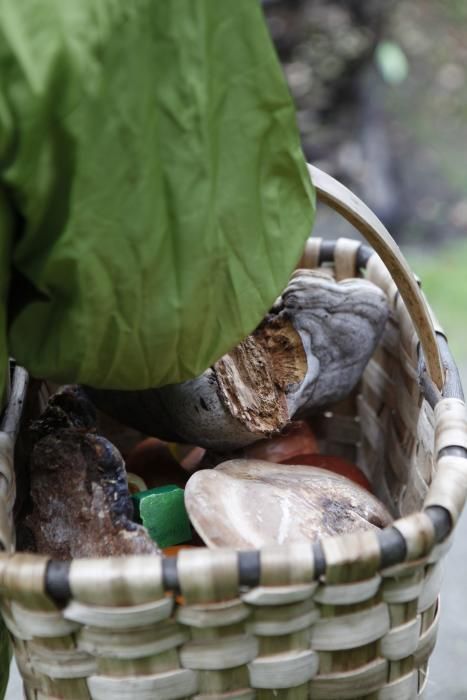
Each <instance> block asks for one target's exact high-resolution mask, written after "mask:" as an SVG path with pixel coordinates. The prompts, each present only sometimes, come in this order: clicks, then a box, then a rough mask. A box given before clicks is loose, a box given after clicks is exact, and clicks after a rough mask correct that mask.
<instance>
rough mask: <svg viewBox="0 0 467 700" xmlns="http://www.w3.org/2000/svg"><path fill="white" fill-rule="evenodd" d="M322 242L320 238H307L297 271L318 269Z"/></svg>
mask: <svg viewBox="0 0 467 700" xmlns="http://www.w3.org/2000/svg"><path fill="white" fill-rule="evenodd" d="M322 240H323V239H322V238H314V237H313V238H308V240H307V242H306V243H305V249H304V251H303V255H302V257H301V258H300V260H299V262H298V265H297V268H298V269H300V268H302V269H303V268H304V269H306V270H312V269H314V268H315V267H318V265H319V253H320V250H321V243H322Z"/></svg>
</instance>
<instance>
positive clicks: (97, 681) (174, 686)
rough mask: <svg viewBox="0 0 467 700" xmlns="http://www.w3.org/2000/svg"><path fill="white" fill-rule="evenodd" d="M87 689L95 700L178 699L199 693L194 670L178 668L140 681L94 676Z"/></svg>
mask: <svg viewBox="0 0 467 700" xmlns="http://www.w3.org/2000/svg"><path fill="white" fill-rule="evenodd" d="M88 686H89V690H90V691H91V697H92V700H110V699H111V700H135V699H136V698H137V699H138V700H154V698H157V700H178V698H185V697H188V696H190V695H194V693H196V691H197V689H198V679H197V675H196V673H194V672H193V671H190V670H189V669H179V670H177V671H169V672H167V673H158V674H154V675H152V676H141V677H139V678H135V677H128V678H106V677H105V676H91V677H90V678H89V680H88Z"/></svg>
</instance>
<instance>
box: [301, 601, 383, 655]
mask: <svg viewBox="0 0 467 700" xmlns="http://www.w3.org/2000/svg"><path fill="white" fill-rule="evenodd" d="M389 627H390V624H389V615H388V609H387V606H386V605H385V604H384V603H380V604H378V605H375V606H374V607H373V608H369V609H368V610H360V611H357V612H354V613H349V614H347V615H338V616H337V617H330V618H321V619H320V620H318V621H317V622H316V623H315V624H314V625H313V627H312V630H311V647H312V649H316V650H319V651H321V650H323V651H334V650H337V649H355V648H356V647H360V646H363V645H364V644H368V643H369V642H374V641H376V640H377V639H381V637H383V636H384V635H385V634H386V633H387V632H388V631H389Z"/></svg>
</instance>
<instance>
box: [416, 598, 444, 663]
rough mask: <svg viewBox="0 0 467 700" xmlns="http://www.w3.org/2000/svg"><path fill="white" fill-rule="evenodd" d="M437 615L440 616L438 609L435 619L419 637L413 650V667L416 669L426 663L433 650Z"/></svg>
mask: <svg viewBox="0 0 467 700" xmlns="http://www.w3.org/2000/svg"><path fill="white" fill-rule="evenodd" d="M439 615H440V611H439V607H438V610H437V612H436V616H435V619H434V620H433V622H432V624H431V625H430V627H429V628H428V629H427V630H426V631H425V632H423V634H422V635H421V636H420V640H419V642H418V646H417V649H416V650H415V653H414V660H415V665H416V666H417V667H419V666H422V665H423V664H424V663H425V662H426V661H428V659H429V657H430V655H431V652H432V651H433V649H434V648H435V644H436V637H437V634H438V626H439Z"/></svg>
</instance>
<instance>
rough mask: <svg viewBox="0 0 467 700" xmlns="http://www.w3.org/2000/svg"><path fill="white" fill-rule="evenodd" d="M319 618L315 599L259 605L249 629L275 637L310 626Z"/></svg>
mask: <svg viewBox="0 0 467 700" xmlns="http://www.w3.org/2000/svg"><path fill="white" fill-rule="evenodd" d="M318 618H319V610H318V608H317V607H316V606H315V604H314V602H313V600H311V599H307V600H304V601H303V602H300V603H293V604H291V605H282V606H276V607H267V608H266V607H257V608H256V609H255V610H254V612H253V616H252V618H251V620H250V621H249V623H248V629H249V630H250V631H251V632H253V633H254V634H256V635H258V636H264V637H269V636H271V637H274V636H276V635H283V634H292V633H293V632H299V631H300V630H302V629H305V628H307V627H310V625H313V624H314V623H315V622H316V621H317V620H318Z"/></svg>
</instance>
